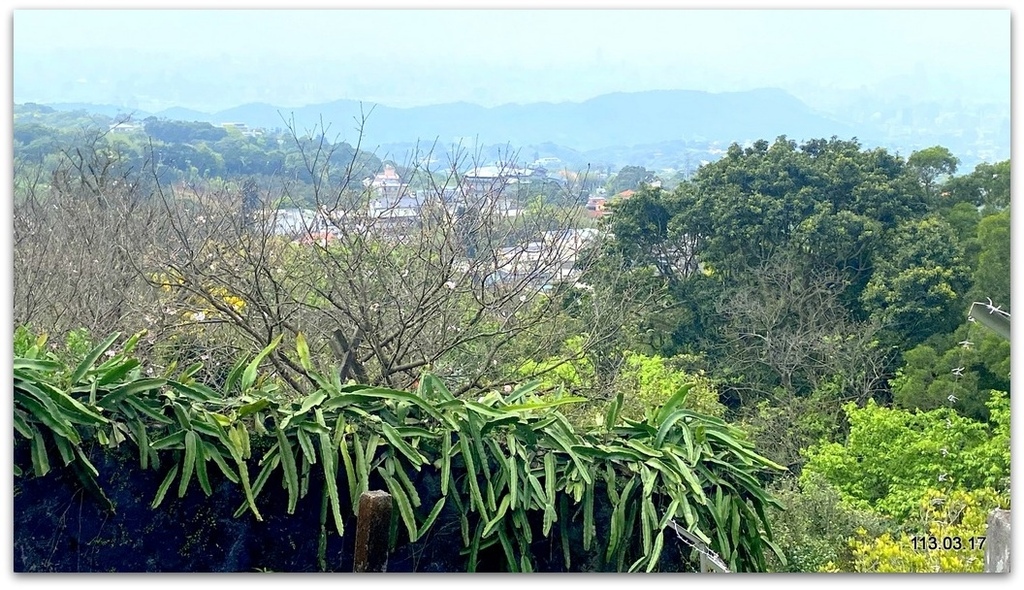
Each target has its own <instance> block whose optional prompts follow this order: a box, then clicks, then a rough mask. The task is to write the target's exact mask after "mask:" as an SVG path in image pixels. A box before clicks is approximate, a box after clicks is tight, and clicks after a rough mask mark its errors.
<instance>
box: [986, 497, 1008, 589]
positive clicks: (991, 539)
mask: <svg viewBox="0 0 1024 590" xmlns="http://www.w3.org/2000/svg"><path fill="white" fill-rule="evenodd" d="M1009 571H1010V511H1009V510H1000V509H999V508H996V509H995V510H993V511H992V512H990V513H989V515H988V525H987V527H986V533H985V573H1009Z"/></svg>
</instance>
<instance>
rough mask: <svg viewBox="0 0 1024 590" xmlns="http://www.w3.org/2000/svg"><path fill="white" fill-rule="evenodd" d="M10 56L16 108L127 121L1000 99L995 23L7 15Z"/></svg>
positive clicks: (448, 15)
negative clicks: (365, 104)
mask: <svg viewBox="0 0 1024 590" xmlns="http://www.w3.org/2000/svg"><path fill="white" fill-rule="evenodd" d="M13 48H14V59H13V64H14V99H15V102H25V101H40V102H75V101H86V100H88V101H91V102H100V101H102V102H112V103H116V102H121V103H122V104H123V103H126V102H133V103H134V106H138V107H139V108H147V107H150V108H152V107H155V106H158V105H164V106H171V105H172V104H175V105H179V106H189V107H193V108H202V109H206V110H209V109H215V108H226V107H229V106H234V105H237V104H241V103H244V102H254V101H263V102H271V103H274V104H278V105H281V106H301V105H303V104H309V103H314V102H325V101H329V100H335V99H341V98H350V99H361V100H372V101H377V102H381V103H384V104H389V105H393V106H412V105H417V104H427V103H436V102H450V101H459V100H463V101H468V102H475V103H479V104H484V105H494V104H501V103H508V102H532V101H564V100H573V101H578V100H584V99H586V98H590V97H592V96H595V95H597V94H602V93H606V92H614V91H636V90H648V89H658V88H661V89H667V88H685V89H695V90H708V91H726V90H742V89H749V88H754V87H760V86H776V87H782V88H785V89H787V90H790V91H792V92H794V93H796V94H797V95H798V96H801V95H802V96H804V97H809V98H813V97H814V96H816V93H817V92H819V91H822V90H829V89H831V90H832V91H835V90H836V89H841V88H849V89H856V88H861V87H867V88H882V89H888V90H891V91H893V92H910V91H912V92H921V93H932V94H935V95H942V94H943V93H945V94H948V95H950V96H955V95H960V96H962V97H964V98H969V99H970V98H974V99H985V100H1000V101H1006V102H1008V101H1009V91H1010V87H1009V77H1010V13H1009V11H1008V10H975V11H969V10H921V9H915V10H636V11H633V10H557V11H545V10H512V11H510V10H485V11H470V10H331V11H325V10H294V11H287V10H248V11H247V10H219V11H195V10H189V11H167V10H115V11H106V10H89V11H69V10H59V11H48V10H16V11H15V12H14V45H13ZM175 88H176V89H177V90H168V89H175Z"/></svg>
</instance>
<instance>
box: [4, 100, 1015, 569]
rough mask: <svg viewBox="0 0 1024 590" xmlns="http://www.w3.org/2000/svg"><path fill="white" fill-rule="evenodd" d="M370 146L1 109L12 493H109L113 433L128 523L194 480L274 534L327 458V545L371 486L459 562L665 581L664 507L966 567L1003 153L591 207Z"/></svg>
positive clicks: (801, 542) (997, 396)
mask: <svg viewBox="0 0 1024 590" xmlns="http://www.w3.org/2000/svg"><path fill="white" fill-rule="evenodd" d="M365 148H366V146H362V145H360V144H359V143H358V142H353V144H350V143H345V142H342V141H340V140H338V139H337V138H336V137H333V136H332V134H331V133H330V131H329V129H323V128H318V127H315V128H313V129H288V130H286V131H285V132H284V133H271V132H261V133H250V130H246V129H239V128H230V127H229V128H224V127H217V126H214V125H211V124H208V123H195V122H193V123H186V122H181V121H171V120H166V119H158V118H150V119H146V120H144V121H141V122H135V125H127V126H122V127H119V128H111V122H110V121H109V120H108V119H106V118H102V117H96V118H90V117H88V116H86V115H84V114H83V113H81V112H78V113H61V112H56V111H52V110H50V109H47V108H45V107H39V106H32V105H22V106H19V107H17V108H16V110H15V120H14V152H15V153H14V155H15V161H14V171H15V178H14V206H13V209H14V237H13V242H14V274H13V300H14V310H13V312H14V325H15V328H16V330H15V334H14V339H15V356H16V359H15V370H16V374H15V403H14V416H15V431H14V433H13V436H14V439H15V443H16V461H15V472H16V478H15V504H16V506H19V505H28V504H29V503H30V502H31V501H32V498H28V497H26V495H25V494H24V493H22V494H21V495H19V490H20V489H22V486H26V485H29V482H31V481H34V480H35V478H43V477H47V476H48V475H47V474H49V477H53V473H54V472H57V471H59V470H60V469H66V470H73V471H74V472H75V473H77V474H78V477H80V478H81V481H82V482H84V483H82V484H81V485H82V486H83V488H84V489H86V490H87V491H89V492H90V494H91V496H90V497H94V498H97V497H98V498H101V500H99V502H100V504H103V502H109V498H107V499H106V500H102V499H103V498H106V497H105V496H104V494H103V493H102V490H99V491H98V492H97V490H98V488H97V489H93V488H96V487H97V486H96V481H97V479H96V477H97V475H98V473H99V470H97V469H96V468H95V467H93V464H92V463H91V462H90V457H91V458H92V461H95V460H96V454H95V453H97V452H99V451H102V452H108V451H104V450H103V449H108V450H109V452H111V453H113V452H115V451H116V450H118V449H119V450H120V451H124V450H125V449H129V450H130V453H131V454H132V457H133V459H132V461H133V465H139V471H140V472H142V471H146V470H155V471H156V472H157V474H158V476H159V478H160V481H161V482H162V484H161V485H160V486H159V488H158V491H157V497H155V498H154V499H153V500H154V501H153V502H152V504H153V508H152V509H153V510H156V511H160V510H172V509H174V508H173V506H176V504H174V503H175V502H184V501H186V500H189V499H191V500H192V501H194V500H195V499H196V498H197V497H201V496H200V494H205V495H206V496H209V495H210V493H211V489H217V485H216V481H217V480H216V478H221V479H220V481H221V482H222V483H224V484H225V485H228V484H227V483H226V482H228V481H230V482H231V484H232V485H236V486H238V488H239V489H242V490H244V496H241V498H242V502H244V504H242V505H241V507H240V508H238V511H237V512H236V513H235V514H234V518H241V519H251V518H262V516H266V515H268V514H276V515H278V516H280V517H282V518H284V517H285V516H286V514H291V513H292V512H293V511H294V509H295V502H296V501H298V500H299V499H300V498H302V497H304V496H305V495H306V494H307V492H308V491H309V490H310V489H318V488H316V486H317V485H319V484H318V483H317V481H318V480H316V479H314V485H313V488H310V487H309V485H310V484H309V482H310V480H309V477H310V476H309V473H310V472H314V473H317V474H319V473H321V471H320V470H325V471H322V473H323V474H324V476H323V481H324V484H323V490H322V493H323V496H322V498H323V503H322V505H321V506H322V508H321V510H322V515H321V520H320V527H321V529H320V531H317V532H316V534H319V535H322V537H323V539H327V538H328V537H330V538H335V536H336V535H343V534H344V535H347V534H351V531H348V532H345V531H343V530H342V529H343V528H344V522H345V518H348V517H349V515H350V514H351V512H352V508H353V506H354V502H355V500H356V499H357V497H355V496H356V494H357V492H358V491H359V490H360V489H366V488H367V487H368V486H370V485H371V481H372V482H373V483H374V484H378V485H380V486H383V487H386V488H387V489H388V490H390V491H391V492H392V493H393V494H394V495H395V496H396V497H400V498H402V500H401V501H399V504H397V506H398V507H397V508H396V511H398V512H397V513H396V520H395V524H394V526H393V529H392V530H393V531H397V530H401V531H402V532H401V533H397V532H393V533H392V539H391V541H392V546H393V547H395V546H397V547H403V546H406V545H408V544H412V543H415V542H416V541H417V540H418V539H419V538H420V537H422V536H423V535H424V534H425V533H426V531H428V530H430V527H431V526H432V525H433V523H434V522H435V520H436V521H438V522H440V521H441V520H444V519H445V518H447V517H449V516H450V517H451V518H452V519H453V520H452V523H454V524H452V527H453V528H452V529H451V530H458V531H460V533H461V534H460V535H459V537H455V538H458V539H459V540H460V541H461V542H462V544H463V547H464V551H463V553H462V555H463V556H464V557H465V561H464V562H460V565H459V567H468V568H473V567H476V564H477V559H478V557H479V558H480V560H481V562H480V563H484V561H483V559H484V558H483V557H482V556H484V555H485V554H486V551H487V548H488V547H490V548H491V551H492V552H493V554H494V555H497V557H496V558H495V559H494V560H493V561H492V562H487V563H492V564H498V565H494V566H493V567H495V568H496V569H505V570H529V569H534V568H536V567H537V566H538V565H539V564H541V563H546V564H549V565H550V563H555V564H557V565H550V567H552V568H555V567H557V568H560V569H564V570H573V569H581V568H582V569H587V568H590V569H592V570H601V569H603V570H628V569H634V570H647V571H654V570H672V571H678V570H686V569H692V568H693V567H695V566H694V565H693V564H694V563H696V561H695V560H696V557H695V555H691V554H690V553H687V552H685V551H683V550H682V549H679V548H678V547H676V546H674V545H673V549H672V551H673V552H669V551H668V550H667V549H665V548H666V547H668V545H667V543H669V540H670V539H672V538H675V535H673V534H672V532H671V530H672V527H671V526H670V525H671V523H678V524H679V525H680V526H682V527H683V528H685V529H687V530H688V531H690V532H691V533H693V534H695V535H697V537H699V538H701V539H702V540H703V541H704V542H705V543H707V546H708V547H710V548H711V549H712V550H713V551H715V552H716V553H717V554H718V555H719V556H721V557H722V559H723V560H724V561H725V562H726V563H727V564H728V566H729V568H730V569H732V570H737V571H792V572H797V571H799V572H817V571H843V572H862V571H864V572H866V571H981V568H982V555H983V551H982V545H981V541H976V540H975V539H978V538H981V537H983V536H984V535H985V528H984V524H985V518H986V517H987V515H988V513H989V512H990V511H991V510H992V509H994V508H996V507H1003V508H1009V475H1010V460H1009V459H1010V457H1009V396H1010V377H1009V366H1010V343H1009V341H1008V340H1006V339H1005V338H1003V337H1002V336H1000V335H999V334H998V333H996V332H993V331H991V330H989V329H988V328H986V327H985V325H983V324H982V323H980V322H976V321H972V318H970V317H968V310H969V309H970V308H971V304H972V303H973V302H982V303H984V304H985V305H984V306H982V308H981V309H982V310H984V311H983V313H990V314H997V315H1000V316H1005V317H1007V318H1008V315H1009V312H1010V268H1009V246H1010V165H1009V161H1003V162H992V163H983V164H980V165H978V166H977V167H976V168H975V169H974V170H960V169H959V168H958V165H959V160H958V159H957V157H956V155H955V154H953V153H951V152H950V151H949V150H947V149H946V148H944V147H942V146H935V147H932V148H928V149H923V150H919V151H916V152H913V153H911V154H909V155H908V156H907V157H903V156H901V155H898V154H894V153H890V152H888V151H886V150H884V149H866V148H864V147H863V146H862V145H861V144H860V143H858V141H857V140H855V139H842V138H837V137H831V138H821V139H814V140H810V141H805V142H802V143H798V142H795V141H792V140H789V139H787V138H786V137H785V136H782V137H778V138H774V139H762V140H760V141H757V142H755V143H753V144H752V145H751V146H750V147H745V148H744V147H741V146H740V145H735V144H734V145H732V146H731V147H730V148H729V149H728V151H727V153H726V154H725V155H724V156H723V157H722V158H721V159H719V160H717V161H715V162H712V163H708V164H705V165H703V166H701V167H700V168H699V169H698V170H697V171H696V172H695V173H694V174H693V175H692V176H690V177H688V178H677V179H676V181H675V182H673V183H672V184H673V186H672V187H671V188H669V187H668V186H656V185H655V184H656V183H650V182H649V179H647V178H643V177H641V178H637V181H636V182H632V181H631V182H630V183H628V184H629V186H628V187H625V188H626V189H628V190H626V191H624V192H623V191H620V190H619V189H622V188H623V187H621V186H618V185H616V184H614V179H613V182H610V183H609V184H608V185H607V186H609V187H613V188H614V190H613V191H611V192H613V193H618V194H617V195H616V196H609V198H608V210H609V211H610V214H608V215H605V216H603V217H600V218H599V219H595V218H592V217H590V216H588V215H587V210H586V209H585V208H584V207H585V205H586V203H587V201H588V197H592V196H594V195H593V194H592V190H595V189H596V186H594V183H593V182H590V183H587V182H585V181H584V180H583V179H581V180H579V181H577V182H563V183H560V184H556V183H550V182H539V181H538V182H534V183H530V182H527V181H526V180H525V179H527V178H528V177H527V176H526V175H525V173H523V172H522V171H521V170H522V166H521V165H520V164H519V163H518V162H516V161H514V160H512V159H509V160H507V161H502V162H497V163H494V162H484V161H479V159H474V157H473V154H463V155H462V156H461V157H458V156H457V157H455V158H452V159H451V160H450V161H441V162H437V163H431V160H430V159H429V158H425V159H423V160H422V161H419V162H416V163H414V164H409V163H391V162H385V161H382V159H381V158H379V157H378V156H376V155H374V154H373V153H372V150H367V149H365ZM391 164H395V165H396V167H394V168H386V165H388V166H390V165H391ZM402 164H405V165H402ZM484 166H490V167H491V168H495V169H497V170H498V172H495V173H494V176H493V179H496V180H491V181H490V182H491V184H490V185H487V186H485V187H484V188H480V186H481V185H480V182H481V180H480V179H481V178H492V177H485V176H483V172H481V170H482V169H483V167H484ZM388 170H390V171H388ZM470 170H472V172H470ZM391 173H394V174H396V175H397V176H398V177H400V178H401V181H402V182H403V183H404V186H405V187H406V188H405V189H402V190H408V191H415V193H416V195H417V199H418V200H417V202H416V207H415V211H413V208H412V207H411V206H408V205H406V204H405V201H401V200H399V199H398V198H395V199H391V198H390V197H388V196H387V195H385V191H387V190H390V189H389V188H388V187H390V186H392V185H389V184H387V182H389V179H391V178H392V177H390V176H388V174H391ZM623 177H625V174H623ZM620 180H621V179H620ZM396 182H397V181H396ZM375 183H376V184H375ZM474 183H475V184H474ZM395 186H397V184H396V185H395ZM631 191H632V192H631ZM513 194H514V197H515V198H514V199H513V198H511V197H510V196H509V195H513ZM404 196H405V195H404V193H403V198H404ZM382 203H383V204H382ZM510 203H511V204H510ZM287 209H308V210H311V211H314V212H316V213H315V214H316V215H317V217H316V219H317V220H318V221H317V222H316V223H302V224H299V226H298V228H297V229H295V230H294V231H289V232H281V231H278V228H279V227H280V223H279V219H280V218H281V216H283V215H284V213H283V211H285V210H287ZM976 313H978V312H976ZM131 335H134V336H131ZM250 435H251V437H252V441H253V442H252V444H251V445H250V443H249V437H250ZM243 437H244V441H243ZM371 440H372V444H371V443H370V441H371ZM155 441H159V444H158V443H157V442H155ZM350 445H354V446H350ZM197 449H199V450H197ZM349 449H354V452H353V453H351V454H350V453H349ZM243 450H244V452H243ZM250 451H251V452H250ZM136 454H137V457H136ZM350 457H352V458H351V464H350V460H349V458H350ZM456 457H457V459H456ZM318 458H319V459H318ZM207 465H209V467H207ZM314 465H315V468H314V467H313V466H314ZM207 469H209V474H208V473H207ZM249 469H251V470H252V473H253V476H252V479H253V481H251V482H250V480H249V475H248V470H249ZM193 470H194V473H195V477H196V478H201V479H197V480H192V479H191V478H192V473H193ZM421 470H422V472H421ZM413 472H415V473H417V474H420V475H419V476H413V475H411V474H413ZM435 472H436V476H437V477H436V481H435V480H434V479H430V477H433V474H435ZM88 473H92V475H91V476H90V475H87V474H88ZM428 473H429V474H430V477H427V476H426V475H423V474H428ZM83 474H86V475H83ZM257 474H259V475H257ZM222 476H223V477H222ZM410 476H411V477H414V479H415V481H416V485H413V484H412V483H409V477H410ZM316 477H319V475H318V476H316ZM417 477H418V478H419V479H416V478H417ZM424 478H426V479H424ZM449 478H450V479H449ZM478 478H479V479H478ZM101 479H102V478H101ZM211 481H212V487H211ZM268 481H269V482H272V484H273V485H269V486H268V488H275V489H276V488H281V489H284V490H287V498H288V500H287V504H286V505H280V504H281V502H278V503H277V504H272V505H271V504H268V501H267V500H266V497H267V496H268V494H270V492H266V493H264V494H263V496H262V497H261V496H260V493H261V492H260V490H261V489H262V488H263V486H264V484H267V482H268ZM424 481H427V483H423V482H424ZM440 482H443V483H440ZM449 482H452V483H451V484H450V485H449ZM278 484H280V485H278ZM197 486H199V487H197ZM422 486H427V487H428V488H430V489H429V490H425V488H423V487H422ZM431 486H433V487H431ZM339 490H340V491H339ZM240 493H241V492H240ZM524 494H525V495H524ZM595 494H596V495H597V496H598V500H597V504H598V509H597V511H596V512H595V508H594V502H595V500H594V496H595ZM420 495H422V496H423V498H422V502H421V498H420ZM605 497H606V498H607V502H606V503H605V502H604V500H603V499H601V498H605ZM445 498H450V500H448V502H450V503H449V504H448V508H447V509H446V510H442V509H443V507H444V506H445V502H446V500H445ZM456 502H459V503H460V504H459V506H465V509H464V510H460V511H458V512H456V511H454V509H453V508H452V504H453V503H456ZM19 503H20V504H19ZM169 505H170V506H172V507H171V508H168V506H169ZM601 506H607V510H606V511H604V512H602V510H601ZM234 507H235V506H232V508H234ZM111 508H113V507H112V506H111ZM228 512H230V510H229V511H228ZM261 513H262V516H261ZM399 513H400V514H399ZM460 514H461V515H463V516H459V515H460ZM595 514H597V516H595ZM467 515H471V516H467ZM228 516H230V514H229V515H228ZM595 519H596V520H597V524H595ZM602 519H604V520H602ZM399 523H401V524H399ZM449 524H451V523H449ZM570 524H571V525H572V526H580V527H581V529H580V531H575V529H572V530H570V528H566V527H569V526H570ZM595 527H596V528H595ZM15 529H16V530H15V537H16V543H17V542H19V536H18V525H17V524H16V526H15ZM595 531H600V534H598V533H597V532H595ZM605 533H607V534H605ZM573 535H578V539H579V540H580V541H581V543H585V544H586V547H587V550H588V551H589V550H590V548H591V543H592V542H593V543H595V545H594V546H595V547H596V549H594V551H595V552H596V553H595V554H593V555H591V554H588V556H587V557H586V560H581V559H579V558H578V556H577V554H576V553H573V552H571V551H570V541H569V540H570V539H575V538H577V537H574V536H573ZM453 537H454V535H453ZM535 537H536V539H537V540H539V539H541V538H543V539H547V540H550V542H551V546H550V547H548V546H545V548H544V551H548V552H549V553H550V552H554V554H557V555H558V556H559V559H552V558H550V557H547V558H545V559H546V560H545V561H542V560H541V557H540V553H541V550H540V549H539V548H538V546H537V545H535V544H533V543H534V541H535V539H534V538H535ZM929 537H935V538H938V539H943V538H950V539H953V538H956V539H960V541H959V544H958V545H957V546H956V547H952V546H950V547H947V548H945V549H943V550H928V549H927V548H924V547H923V542H920V541H919V539H922V538H929ZM555 539H557V542H556V541H555ZM21 542H27V541H26V540H25V539H24V538H21ZM323 543H324V544H323V545H321V548H320V550H321V551H322V550H323V547H325V546H326V543H327V541H326V540H325V541H323ZM601 543H606V544H605V545H602V544H601ZM581 546H582V545H581ZM81 550H82V551H87V550H88V549H87V548H86V549H81ZM562 551H564V562H563V561H561V559H560V557H561V555H562V554H561V553H560V552H562ZM574 551H575V550H574ZM663 551H664V553H663ZM570 553H571V555H570ZM594 555H598V556H597V557H595V556H594ZM570 557H572V559H570ZM687 560H690V561H687ZM563 563H564V565H562V564H563ZM19 565H20V568H21V570H27V569H34V568H36V567H39V568H42V567H43V566H41V565H39V564H35V565H33V564H30V563H21V564H16V569H18V567H19ZM257 566H258V567H266V566H264V565H260V564H256V566H254V567H257ZM319 566H320V567H321V569H324V568H325V567H326V566H325V565H324V563H323V561H322V560H321V561H320V563H319Z"/></svg>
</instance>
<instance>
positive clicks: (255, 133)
mask: <svg viewBox="0 0 1024 590" xmlns="http://www.w3.org/2000/svg"><path fill="white" fill-rule="evenodd" d="M215 127H220V128H221V129H226V130H234V131H237V132H239V133H241V134H242V135H244V136H245V137H260V136H261V135H263V133H264V131H263V129H252V128H250V127H249V126H248V125H246V124H245V123H217V124H216V125H215Z"/></svg>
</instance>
